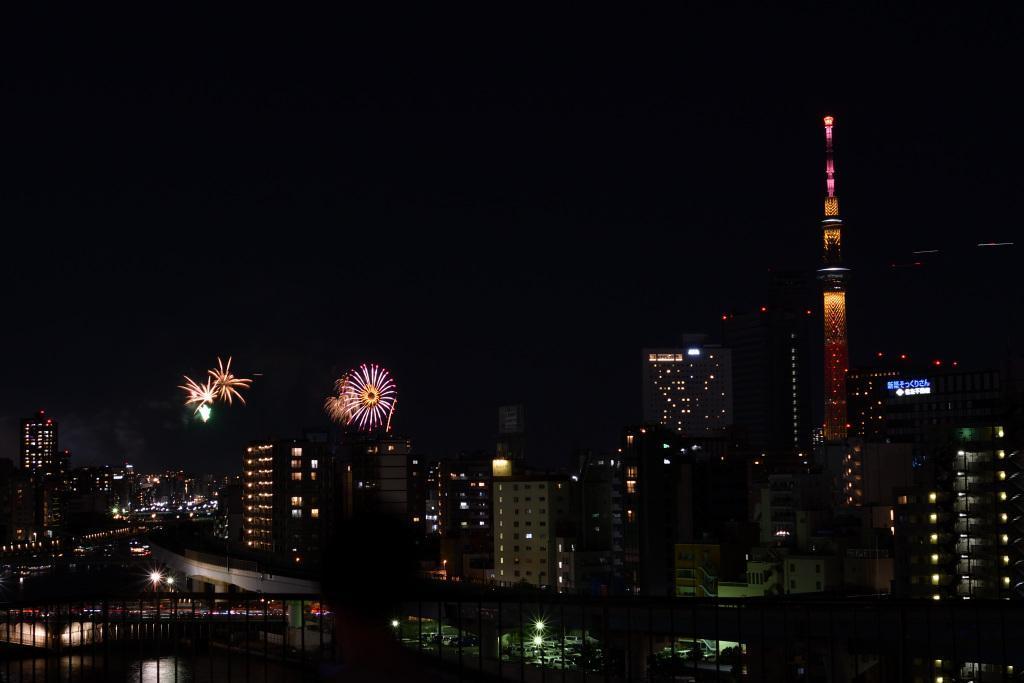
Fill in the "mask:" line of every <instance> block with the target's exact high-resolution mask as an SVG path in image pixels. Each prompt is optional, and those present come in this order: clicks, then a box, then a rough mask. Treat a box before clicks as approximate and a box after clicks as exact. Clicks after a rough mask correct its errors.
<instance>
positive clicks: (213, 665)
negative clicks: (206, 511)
mask: <svg viewBox="0 0 1024 683" xmlns="http://www.w3.org/2000/svg"><path fill="white" fill-rule="evenodd" d="M334 631H335V625H334V614H333V613H332V612H331V611H330V610H329V609H328V608H327V607H326V606H325V605H324V603H323V601H322V600H321V599H320V597H319V596H315V595H259V594H254V593H216V594H212V593H146V594H141V595H136V596H133V597H117V598H84V599H82V600H77V601H74V602H59V603H45V602H44V603H38V602H36V603H10V604H7V605H0V657H2V660H0V679H2V680H3V681H50V680H56V681H65V680H66V681H73V680H136V681H149V680H153V681H159V680H165V681H177V680H188V681H200V680H209V681H231V680H245V681H249V680H254V681H260V680H262V681H267V682H268V683H269V681H274V680H293V679H295V678H297V677H302V678H306V677H308V678H309V679H311V680H312V679H313V678H314V677H315V672H316V671H317V670H318V668H320V667H321V665H322V664H323V663H326V662H333V661H336V660H337V649H336V647H335V643H334Z"/></svg>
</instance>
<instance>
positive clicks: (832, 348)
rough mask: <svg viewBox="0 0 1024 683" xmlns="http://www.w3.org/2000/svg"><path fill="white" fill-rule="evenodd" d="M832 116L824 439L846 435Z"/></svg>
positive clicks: (824, 273)
mask: <svg viewBox="0 0 1024 683" xmlns="http://www.w3.org/2000/svg"><path fill="white" fill-rule="evenodd" d="M834 123H835V119H834V118H833V117H831V116H826V117H825V188H826V195H825V216H824V218H822V221H821V232H822V252H821V261H822V265H821V268H819V269H818V279H819V280H820V281H821V290H822V304H823V312H824V315H823V316H822V318H823V320H824V325H825V424H824V436H825V440H826V441H839V440H842V439H844V438H846V428H847V423H846V372H847V369H848V368H849V350H848V348H847V345H846V279H847V276H848V274H849V269H848V268H846V267H844V265H843V255H842V231H843V220H842V218H840V217H839V197H837V196H836V179H835V160H834V158H833V154H832V126H833V125H834Z"/></svg>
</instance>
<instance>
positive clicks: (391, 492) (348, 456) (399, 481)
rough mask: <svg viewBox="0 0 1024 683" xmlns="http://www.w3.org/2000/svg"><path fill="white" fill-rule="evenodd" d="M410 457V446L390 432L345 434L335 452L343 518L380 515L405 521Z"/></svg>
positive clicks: (408, 515) (408, 508) (410, 443)
mask: <svg viewBox="0 0 1024 683" xmlns="http://www.w3.org/2000/svg"><path fill="white" fill-rule="evenodd" d="M411 453H412V442H411V441H410V440H409V439H407V438H405V437H401V436H396V435H394V434H393V433H391V432H383V431H379V432H366V433H351V434H348V435H347V436H346V437H345V440H344V441H343V443H342V444H341V447H340V449H339V465H341V467H342V468H343V472H342V475H341V483H342V487H343V490H344V499H345V506H346V513H345V515H344V516H345V517H359V516H362V515H384V516H386V517H391V518H392V519H403V520H406V521H408V520H409V519H410V518H411V517H410V514H409V512H410V509H411V507H410V499H409V483H410V476H409V474H410V473H409V462H410V460H411V459H412V455H411ZM413 505H415V502H414V503H413Z"/></svg>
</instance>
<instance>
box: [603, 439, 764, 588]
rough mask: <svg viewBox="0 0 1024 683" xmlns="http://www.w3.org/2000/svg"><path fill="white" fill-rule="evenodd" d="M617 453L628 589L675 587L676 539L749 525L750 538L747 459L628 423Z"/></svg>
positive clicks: (726, 534)
mask: <svg viewBox="0 0 1024 683" xmlns="http://www.w3.org/2000/svg"><path fill="white" fill-rule="evenodd" d="M709 441H710V440H709ZM618 455H619V457H618V459H617V460H616V463H617V465H616V466H617V468H618V469H617V473H618V477H617V481H616V485H617V486H619V487H620V493H621V496H620V499H621V505H622V513H621V516H620V517H619V519H618V520H615V522H616V527H617V528H616V529H614V530H613V538H615V537H616V536H618V537H620V538H621V539H622V546H621V547H622V575H623V581H624V584H625V586H626V589H627V590H629V591H631V592H634V593H640V594H642V595H672V594H674V593H675V579H674V576H675V554H676V545H677V544H680V543H694V542H719V543H725V544H729V543H733V542H735V541H736V540H737V539H738V538H739V536H742V535H745V534H746V533H748V532H749V534H750V539H749V540H753V535H755V534H756V530H755V529H753V527H750V528H749V529H748V528H747V527H746V525H747V520H748V505H747V465H746V462H745V461H743V460H741V459H739V458H735V457H728V456H723V455H712V454H711V453H710V452H709V451H708V449H707V447H706V444H704V443H701V442H699V440H691V439H688V438H685V437H682V436H680V435H679V434H677V433H675V432H674V431H672V430H668V429H666V428H663V427H656V426H643V427H632V428H628V429H626V431H625V435H624V443H623V446H622V448H621V449H620V452H619V454H618ZM726 554H729V552H728V551H726Z"/></svg>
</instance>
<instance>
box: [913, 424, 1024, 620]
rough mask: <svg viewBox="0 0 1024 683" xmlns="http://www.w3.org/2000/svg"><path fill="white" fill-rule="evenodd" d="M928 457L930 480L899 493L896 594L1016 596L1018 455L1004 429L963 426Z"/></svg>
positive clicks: (1020, 490) (1023, 556)
mask: <svg viewBox="0 0 1024 683" xmlns="http://www.w3.org/2000/svg"><path fill="white" fill-rule="evenodd" d="M948 435H949V438H948V440H947V441H946V442H945V443H944V444H942V445H939V446H936V450H935V452H934V453H933V455H932V458H931V464H932V467H933V469H934V481H933V482H931V483H929V484H927V485H922V486H914V487H909V488H906V489H902V490H898V491H897V496H898V497H897V505H896V507H895V510H894V533H895V542H896V543H895V547H896V580H895V587H896V592H898V593H899V594H901V595H904V596H911V597H923V598H932V599H935V600H940V599H945V598H1010V597H1012V598H1019V597H1021V592H1020V591H1021V585H1022V581H1024V575H1022V574H1021V571H1020V567H1019V564H1020V562H1021V560H1022V559H1024V553H1022V550H1024V548H1022V542H1021V531H1022V529H1021V523H1020V519H1019V510H1017V507H1016V506H1017V501H1018V500H1020V498H1021V495H1022V493H1024V485H1022V481H1021V476H1020V470H1021V465H1022V462H1021V456H1020V452H1019V451H1017V450H1014V449H1012V448H1011V447H1010V444H1009V440H1008V439H1007V434H1006V432H1005V430H1004V428H1003V427H1001V426H995V427H989V426H985V427H962V428H954V429H950V430H949V431H948Z"/></svg>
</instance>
